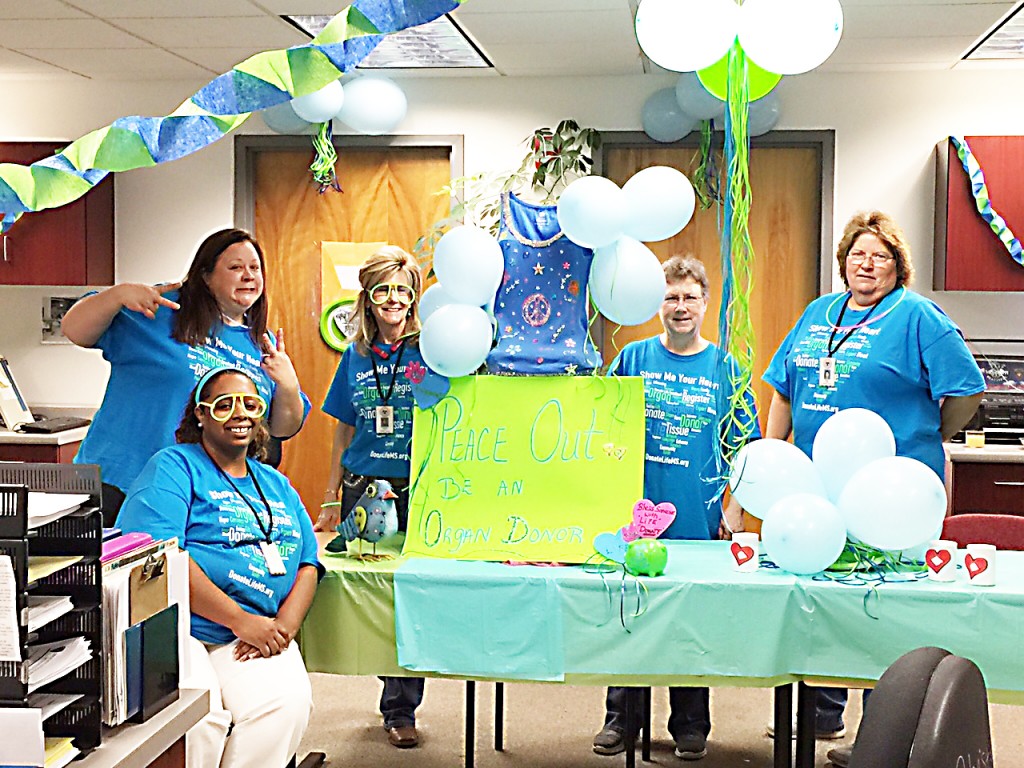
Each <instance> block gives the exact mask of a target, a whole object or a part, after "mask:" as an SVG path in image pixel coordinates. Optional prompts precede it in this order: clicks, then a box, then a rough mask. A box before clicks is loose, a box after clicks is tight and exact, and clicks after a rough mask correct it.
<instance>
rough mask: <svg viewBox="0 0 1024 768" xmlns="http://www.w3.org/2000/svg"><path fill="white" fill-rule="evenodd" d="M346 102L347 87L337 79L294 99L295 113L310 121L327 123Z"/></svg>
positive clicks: (293, 107)
mask: <svg viewBox="0 0 1024 768" xmlns="http://www.w3.org/2000/svg"><path fill="white" fill-rule="evenodd" d="M344 103H345V89H344V88H342V86H341V83H340V82H338V81H337V80H332V81H331V82H329V83H328V84H327V85H325V86H324V87H323V88H321V89H320V90H318V91H313V92H312V93H307V94H306V95H305V96H297V97H295V98H294V99H292V109H294V110H295V114H296V115H298V116H299V117H301V118H302V119H303V120H305V121H306V122H309V123H326V122H327V121H328V120H330V119H332V118H333V117H334V116H335V115H336V114H338V111H339V110H340V109H341V107H342V105H343V104H344Z"/></svg>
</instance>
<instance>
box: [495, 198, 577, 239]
mask: <svg viewBox="0 0 1024 768" xmlns="http://www.w3.org/2000/svg"><path fill="white" fill-rule="evenodd" d="M511 196H512V193H511V192H502V193H501V216H502V219H503V221H504V222H505V228H506V229H508V231H509V234H510V235H512V237H514V238H515V239H516V240H518V241H519V242H520V243H522V244H523V245H529V246H532V247H533V248H545V247H547V246H549V245H551V244H552V243H553V242H555V240H557V239H558V238H560V237H563V233H562V230H561V229H559V230H558V232H556V233H555V235H554V237H549V238H547V239H546V240H530V239H529V238H528V237H525V236H524V235H521V234H520V233H519V231H518V230H517V229H516V227H515V223H514V222H513V221H512V203H511V201H510V198H511ZM520 202H522V201H520ZM523 205H526V203H523Z"/></svg>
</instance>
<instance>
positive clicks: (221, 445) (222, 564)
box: [117, 367, 322, 768]
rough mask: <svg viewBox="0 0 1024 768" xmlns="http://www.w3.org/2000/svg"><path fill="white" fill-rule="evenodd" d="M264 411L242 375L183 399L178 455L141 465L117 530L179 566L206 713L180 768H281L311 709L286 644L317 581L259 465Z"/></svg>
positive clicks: (313, 545)
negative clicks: (172, 550)
mask: <svg viewBox="0 0 1024 768" xmlns="http://www.w3.org/2000/svg"><path fill="white" fill-rule="evenodd" d="M266 413H267V401H266V399H265V398H264V397H263V396H262V395H261V394H260V393H259V391H258V388H257V386H256V382H255V380H254V379H253V377H252V376H251V375H250V374H249V373H248V372H247V371H243V370H240V369H237V368H224V367H221V368H216V369H214V370H212V371H210V372H209V373H207V374H206V375H205V376H204V377H203V378H202V379H201V380H200V382H199V384H198V385H197V386H196V388H195V390H194V392H193V394H192V396H191V397H190V398H189V401H188V403H187V405H186V406H185V410H184V413H183V414H182V417H181V421H180V423H179V425H178V429H177V432H176V433H175V435H176V438H177V443H178V444H177V445H174V446H170V447H168V448H164V449H163V450H161V451H159V452H157V453H156V455H154V456H153V457H152V458H151V459H150V460H149V461H148V462H147V463H146V465H145V467H144V468H143V470H142V472H141V473H140V474H139V476H138V478H137V480H136V481H135V483H134V484H133V485H132V487H131V489H130V490H129V492H128V496H127V498H126V500H125V503H124V506H123V507H122V508H121V512H120V515H119V516H118V519H117V524H118V526H119V527H120V528H121V529H122V530H124V531H125V532H128V531H143V532H145V533H149V534H151V535H152V536H153V537H154V538H157V539H167V538H170V537H172V536H173V537H177V539H178V545H179V546H180V547H181V548H182V549H184V550H185V551H186V552H187V553H188V555H189V600H190V608H191V611H192V615H191V632H192V637H191V640H190V643H191V645H190V652H191V666H192V677H191V678H190V680H189V681H188V684H191V685H192V686H196V685H201V686H203V687H207V688H209V689H210V713H209V714H208V715H207V716H206V717H205V718H204V719H203V720H202V721H200V722H199V723H198V724H197V725H196V726H195V727H194V728H192V729H191V730H190V731H189V732H188V735H187V738H186V752H187V764H188V765H189V767H190V768H212V767H214V766H222V767H224V768H228V767H229V766H231V767H233V766H238V767H239V768H241V767H243V766H253V765H267V766H284V765H286V764H287V763H288V761H289V759H290V758H291V757H292V755H294V753H295V750H296V749H297V748H298V745H299V740H300V739H301V738H302V734H303V732H304V731H305V729H306V724H307V722H308V721H309V715H310V711H311V710H312V705H313V697H312V690H311V688H310V684H309V676H308V675H307V674H306V668H305V666H304V664H303V662H302V657H301V655H300V654H299V650H298V647H297V646H296V644H295V643H294V642H292V640H293V638H294V637H295V634H296V632H298V629H299V627H300V625H301V624H302V620H303V619H304V618H305V616H306V611H307V610H308V609H309V605H310V603H311V602H312V600H313V594H314V592H315V591H316V584H317V579H318V577H319V575H320V572H321V571H322V568H321V566H320V563H319V561H318V560H317V554H316V553H317V542H316V538H315V536H314V534H313V526H312V524H311V522H310V519H309V515H308V514H307V513H306V510H305V508H304V507H303V505H302V502H301V501H300V500H299V496H298V494H297V493H296V492H295V489H294V488H292V486H291V485H290V484H289V482H288V479H287V478H286V477H285V476H284V475H282V474H281V473H279V472H278V471H277V470H275V469H272V468H271V467H268V466H266V465H265V464H263V463H261V462H260V458H261V456H262V453H263V451H265V449H266V445H267V441H268V439H269V434H268V430H267V425H266V421H265V419H264V416H265V415H266Z"/></svg>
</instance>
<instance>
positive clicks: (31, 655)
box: [28, 637, 92, 693]
mask: <svg viewBox="0 0 1024 768" xmlns="http://www.w3.org/2000/svg"><path fill="white" fill-rule="evenodd" d="M91 658H92V648H91V647H90V643H89V641H88V640H86V639H85V638H84V637H73V638H71V639H70V640H58V641H56V642H54V643H43V644H42V645H30V646H29V647H28V693H32V692H33V691H35V690H37V689H39V688H41V687H42V686H44V685H46V684H47V683H52V682H53V681H54V680H57V679H59V678H61V677H64V675H66V674H68V673H69V672H73V671H74V670H76V669H78V668H79V667H80V666H82V665H83V664H85V663H86V662H87V661H89V659H91Z"/></svg>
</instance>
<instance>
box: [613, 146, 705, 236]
mask: <svg viewBox="0 0 1024 768" xmlns="http://www.w3.org/2000/svg"><path fill="white" fill-rule="evenodd" d="M622 191H623V193H624V194H625V196H626V203H627V204H628V208H627V210H628V212H629V213H628V215H627V217H626V234H627V235H629V236H630V237H633V238H636V239H637V240H643V241H645V242H654V241H656V240H667V239H668V238H670V237H674V236H675V235H677V234H679V233H680V232H681V231H682V230H683V227H685V226H686V225H687V224H688V223H689V222H690V219H691V218H692V217H693V209H694V207H695V206H696V204H697V200H696V195H695V194H694V191H693V185H692V184H690V180H689V179H688V178H686V176H685V175H684V174H683V173H681V172H680V171H677V170H676V169H675V168H669V167H668V166H665V165H654V166H651V167H650V168H644V169H643V170H642V171H639V172H638V173H635V174H633V176H631V177H630V178H629V180H628V181H627V182H626V183H625V184H623V185H622Z"/></svg>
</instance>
